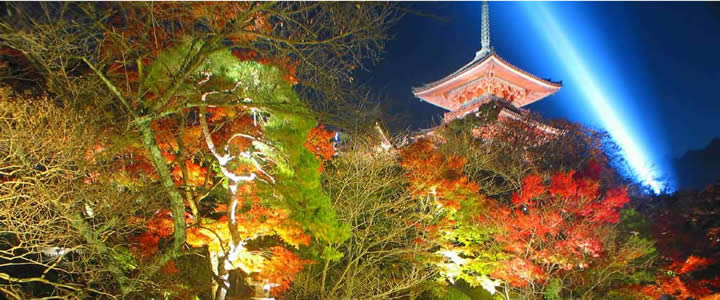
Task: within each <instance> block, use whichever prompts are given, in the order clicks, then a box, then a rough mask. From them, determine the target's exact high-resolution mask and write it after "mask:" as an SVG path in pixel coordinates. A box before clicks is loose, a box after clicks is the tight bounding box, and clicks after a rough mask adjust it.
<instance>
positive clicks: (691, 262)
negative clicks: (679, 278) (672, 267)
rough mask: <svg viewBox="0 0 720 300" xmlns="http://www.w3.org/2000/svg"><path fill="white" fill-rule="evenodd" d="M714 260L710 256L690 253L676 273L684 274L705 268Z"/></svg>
mask: <svg viewBox="0 0 720 300" xmlns="http://www.w3.org/2000/svg"><path fill="white" fill-rule="evenodd" d="M714 262H715V261H714V260H713V259H711V258H707V257H697V256H694V255H690V256H689V257H688V258H687V259H686V260H685V263H683V264H682V267H681V268H680V270H679V271H678V274H685V273H691V272H695V271H698V270H703V269H706V268H707V267H708V266H710V265H711V264H713V263H714Z"/></svg>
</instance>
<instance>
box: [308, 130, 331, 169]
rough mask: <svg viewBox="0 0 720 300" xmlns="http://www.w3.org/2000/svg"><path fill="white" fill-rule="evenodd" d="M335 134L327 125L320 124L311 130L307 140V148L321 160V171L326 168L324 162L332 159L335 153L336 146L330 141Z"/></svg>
mask: <svg viewBox="0 0 720 300" xmlns="http://www.w3.org/2000/svg"><path fill="white" fill-rule="evenodd" d="M334 136H335V132H332V131H328V130H326V129H325V126H323V125H320V126H318V127H315V128H313V129H312V130H310V133H309V134H308V137H307V140H306V141H305V148H307V149H308V150H310V152H312V153H313V154H315V157H317V159H319V160H320V162H321V163H320V172H322V171H323V169H324V164H323V163H322V162H325V161H327V160H330V159H332V158H333V156H334V155H335V146H333V144H332V143H331V142H330V141H331V140H332V139H333V137H334Z"/></svg>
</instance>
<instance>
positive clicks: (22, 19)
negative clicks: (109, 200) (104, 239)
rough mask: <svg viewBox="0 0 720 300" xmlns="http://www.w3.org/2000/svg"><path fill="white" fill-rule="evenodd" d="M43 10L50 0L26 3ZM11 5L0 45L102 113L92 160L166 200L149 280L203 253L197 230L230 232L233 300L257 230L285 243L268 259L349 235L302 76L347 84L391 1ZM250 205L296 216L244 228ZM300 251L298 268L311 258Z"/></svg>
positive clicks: (327, 88)
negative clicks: (324, 172) (311, 136)
mask: <svg viewBox="0 0 720 300" xmlns="http://www.w3.org/2000/svg"><path fill="white" fill-rule="evenodd" d="M38 8H39V10H38ZM33 9H35V10H36V11H43V12H45V13H44V14H34V13H33V14H23V13H22V12H23V10H33ZM7 12H12V13H13V14H16V13H17V16H18V17H17V18H16V17H12V18H4V19H3V28H4V29H6V30H4V31H3V32H2V43H3V45H6V46H8V47H10V48H12V49H15V50H17V51H19V52H20V53H22V54H23V56H24V57H25V58H27V61H28V64H29V66H28V69H30V70H32V71H31V72H32V73H34V74H38V75H39V76H40V77H42V78H43V79H44V81H42V82H41V84H42V87H43V88H44V89H45V90H46V91H47V92H48V93H52V94H54V95H55V96H56V97H57V98H58V99H60V100H61V101H66V102H67V103H68V105H70V106H73V107H79V108H82V109H85V111H87V112H88V113H94V114H96V115H97V116H99V117H100V118H99V121H98V124H97V126H98V127H100V128H104V130H105V132H104V134H106V136H107V138H106V139H105V140H103V141H102V142H100V143H98V145H96V146H92V147H88V148H89V149H90V153H91V154H92V155H91V159H95V160H97V161H98V162H101V163H108V164H111V165H113V166H115V167H117V168H119V169H120V170H121V171H120V172H117V174H112V175H113V176H109V177H110V178H109V179H108V181H107V182H106V183H108V186H112V187H113V188H114V189H115V190H113V191H117V192H118V194H119V196H129V195H131V194H134V193H137V194H142V196H138V197H137V198H134V200H136V201H137V202H140V203H143V204H148V205H147V206H149V207H153V208H154V209H165V208H168V209H169V213H166V214H165V215H164V216H163V217H162V218H165V221H163V222H160V223H158V224H161V225H163V226H165V228H163V229H162V230H160V231H158V232H153V230H154V229H153V228H147V229H148V230H147V231H146V233H140V235H139V237H138V238H140V239H141V240H142V241H143V242H147V243H148V245H150V246H152V245H153V244H154V243H155V242H157V245H158V247H157V251H141V252H144V253H146V254H154V255H152V257H150V258H147V260H146V261H145V262H144V264H143V266H142V268H139V269H140V270H139V271H138V272H139V274H133V275H134V276H135V277H137V278H139V279H142V281H147V280H148V279H149V278H151V277H152V276H154V275H153V274H155V272H156V271H157V270H159V269H160V268H161V267H163V266H165V265H167V264H168V262H171V261H172V260H173V259H177V258H181V257H183V256H185V254H190V253H194V252H196V251H184V250H183V245H185V244H186V243H192V244H194V245H196V246H197V247H201V246H202V247H205V246H207V248H208V249H211V248H212V249H214V250H218V248H217V247H215V248H213V247H214V245H223V244H224V245H223V246H225V248H224V249H222V250H223V252H222V253H220V252H217V251H215V252H213V253H211V255H210V256H211V260H213V259H214V260H215V261H216V262H217V266H216V267H217V268H213V272H215V273H216V275H217V278H218V279H219V280H218V281H219V288H218V293H217V297H218V298H223V297H224V295H225V294H226V292H227V291H228V288H229V287H228V278H227V276H229V272H230V271H231V270H233V269H243V268H242V267H239V265H236V264H235V263H234V262H235V261H236V259H235V257H236V256H238V255H240V254H241V253H243V249H246V247H244V244H245V243H246V242H248V240H255V239H257V240H259V241H260V242H265V241H267V240H269V239H268V238H267V237H272V238H271V239H274V238H275V237H277V238H278V240H276V241H274V242H273V243H269V244H271V245H262V247H261V248H264V246H268V247H269V248H267V249H272V250H271V251H270V252H269V253H276V254H278V257H277V259H275V256H273V255H267V254H266V255H265V256H263V257H265V258H267V261H268V264H269V265H279V262H280V261H282V260H278V259H280V257H285V258H289V257H290V255H288V254H287V253H289V252H287V251H285V250H282V249H281V248H277V247H278V246H283V245H285V246H288V245H289V246H298V245H301V244H306V243H307V238H305V237H302V234H304V232H305V231H307V232H308V233H309V234H310V235H312V236H313V237H314V238H317V239H320V240H327V241H331V240H342V239H343V238H344V237H345V236H346V230H345V229H343V228H342V227H341V226H339V225H338V224H337V222H336V221H335V219H334V214H333V212H332V210H331V208H330V206H329V200H328V198H327V196H326V195H325V194H324V193H323V192H322V190H321V189H320V182H319V173H318V170H319V169H320V163H319V161H318V160H317V158H315V155H314V154H312V152H310V150H308V149H306V148H305V147H304V146H303V145H304V144H305V142H306V137H307V135H308V133H309V131H310V130H311V129H312V128H313V127H315V120H314V114H313V112H312V111H310V110H309V109H307V108H306V107H307V103H303V102H301V101H300V100H299V99H298V97H297V96H296V95H295V91H294V90H293V89H294V87H293V85H295V84H299V85H297V86H296V87H298V89H299V90H301V91H303V95H315V96H317V97H316V99H318V100H322V99H331V98H333V99H334V98H336V97H331V96H330V95H333V94H334V93H336V94H337V95H341V92H343V91H344V89H345V88H346V87H348V86H349V85H350V84H351V82H352V80H353V78H352V76H351V73H352V72H353V70H354V69H356V68H358V67H361V66H362V63H363V62H365V61H368V60H369V61H374V60H376V59H377V53H378V51H379V50H380V49H381V48H382V40H383V39H384V38H385V30H386V27H387V25H388V24H390V23H391V22H392V21H394V19H395V17H396V13H395V12H396V11H395V10H394V9H393V7H392V6H389V5H385V4H380V5H374V4H353V3H291V2H287V3H270V2H268V3H256V2H248V3H208V4H202V3H196V4H191V3H161V4H156V3H124V4H110V3H105V4H100V3H73V4H68V5H64V4H56V3H48V4H39V5H26V4H17V5H13V6H12V7H10V8H9V9H8V10H7ZM13 16H15V15H13ZM103 122H104V123H103ZM96 149H98V151H95V150H96ZM102 149H106V150H102ZM313 150H315V149H313ZM96 152H97V153H96ZM95 154H97V157H95ZM159 188H161V189H162V190H164V193H159V191H160V189H159ZM131 199H132V198H131ZM155 200H160V201H155ZM158 202H160V203H158ZM161 202H166V203H167V204H165V205H163V204H162V203H161ZM149 204H154V205H149ZM221 204H225V206H220V205H221ZM208 206H210V207H224V208H225V214H226V218H227V219H222V218H220V217H219V216H217V215H212V214H210V215H207V214H208V213H210V211H213V210H212V209H208ZM253 208H257V209H259V211H257V213H266V214H270V215H278V216H285V217H278V218H279V219H275V218H269V220H272V222H278V223H277V224H275V225H277V226H275V227H273V228H272V230H270V229H268V230H265V231H261V232H255V233H254V234H250V233H243V232H242V231H241V230H242V228H246V227H248V226H250V224H244V225H243V224H241V223H242V221H247V222H251V221H252V222H256V221H257V220H254V219H247V218H246V219H243V216H245V217H247V216H252V213H251V212H252V211H253ZM154 209H148V210H147V211H145V212H144V213H138V214H137V215H138V217H140V218H139V219H138V218H134V219H131V218H128V221H129V222H130V223H132V224H136V223H139V224H142V223H143V222H135V221H138V220H145V222H149V223H148V224H153V222H155V221H157V220H158V218H159V217H160V216H158V215H156V214H153V213H152V212H153V210H154ZM188 215H189V217H188ZM168 216H169V217H170V218H169V219H167V217H168ZM254 217H255V218H259V219H264V218H265V217H266V216H257V215H256V216H254ZM203 218H209V219H212V220H206V221H207V223H206V222H205V221H203ZM170 220H171V221H172V229H170V228H168V225H170V224H169V223H168V221H170ZM272 222H271V223H272ZM206 224H207V226H215V231H217V232H223V231H225V230H227V232H225V233H227V235H225V237H224V238H217V239H216V240H213V239H210V240H208V241H205V238H203V237H202V236H201V235H202V234H201V233H203V231H198V230H200V229H198V228H202V226H206ZM223 226H225V227H226V228H227V229H223ZM243 226H245V227H243ZM268 226H269V225H268ZM151 227H152V226H151ZM225 233H223V234H225ZM143 234H144V235H145V236H144V240H143V239H142V238H143ZM244 234H247V235H245V236H244ZM125 237H126V239H127V240H132V239H130V238H128V236H127V233H126V236H125ZM168 240H169V241H168ZM135 241H137V239H136V240H135ZM272 244H274V245H272ZM248 247H249V246H248ZM140 248H142V247H140ZM146 248H149V250H154V249H152V248H153V247H146ZM146 250H148V249H146ZM286 250H287V249H286ZM296 262H298V263H299V264H295V265H296V266H298V267H297V268H295V269H296V270H299V269H301V265H302V264H305V261H304V260H301V259H297V260H296ZM245 271H246V273H250V272H249V271H248V270H245ZM263 271H264V272H265V273H263V274H267V276H274V277H276V278H280V277H282V276H279V277H278V275H277V274H276V273H272V272H271V270H263ZM125 273H126V272H125ZM125 273H124V272H118V273H117V275H119V276H120V277H123V276H126V275H129V274H125ZM254 273H257V272H254ZM260 273H262V272H260ZM273 274H276V275H273ZM291 277H292V276H290V277H283V279H282V280H285V281H284V282H283V283H280V286H278V288H282V287H283V286H285V287H286V286H287V282H286V281H287V280H290V279H291ZM121 285H122V284H121ZM168 290H170V289H168ZM126 292H127V290H126V289H124V288H123V289H122V293H126Z"/></svg>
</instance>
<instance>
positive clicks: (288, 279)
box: [256, 246, 313, 295]
mask: <svg viewBox="0 0 720 300" xmlns="http://www.w3.org/2000/svg"><path fill="white" fill-rule="evenodd" d="M270 251H271V252H272V256H271V257H270V259H269V260H266V261H265V263H264V265H263V268H262V272H260V273H259V274H257V275H256V277H258V279H260V280H267V281H268V284H269V286H270V291H271V292H272V293H273V295H278V294H280V293H282V292H284V291H287V290H288V289H290V285H291V284H292V282H293V281H294V280H295V275H297V273H299V272H300V271H302V270H303V268H304V267H305V265H307V264H311V263H313V261H311V260H301V259H300V258H299V257H298V256H297V255H296V254H295V253H293V252H291V251H289V250H288V249H285V248H284V247H280V246H275V247H272V248H270Z"/></svg>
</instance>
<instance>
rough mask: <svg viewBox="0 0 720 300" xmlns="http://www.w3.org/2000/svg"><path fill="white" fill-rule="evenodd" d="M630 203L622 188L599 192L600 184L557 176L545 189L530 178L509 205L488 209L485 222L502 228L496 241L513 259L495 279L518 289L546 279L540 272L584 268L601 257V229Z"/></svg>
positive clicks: (570, 175)
mask: <svg viewBox="0 0 720 300" xmlns="http://www.w3.org/2000/svg"><path fill="white" fill-rule="evenodd" d="M628 201H629V197H628V196H627V192H626V190H625V189H624V188H615V189H610V190H608V191H606V192H605V193H604V194H601V193H600V184H599V183H598V182H597V181H595V180H592V179H590V178H587V177H581V176H575V172H573V171H570V172H566V173H557V174H555V175H554V176H552V180H551V181H550V183H549V184H545V183H543V179H542V177H540V176H538V175H535V174H533V175H529V176H527V177H526V178H525V179H524V180H523V186H522V188H521V190H520V192H519V193H513V195H512V198H511V202H512V206H506V205H504V204H502V203H500V202H495V203H494V204H490V205H489V207H488V212H487V215H488V217H485V218H475V220H476V221H478V222H487V221H490V222H493V224H495V225H496V226H498V227H499V228H500V232H499V233H498V234H497V235H496V240H497V241H499V242H501V243H504V247H503V249H504V250H505V251H506V252H508V253H509V254H512V255H513V256H512V257H513V258H512V259H510V260H509V261H506V262H504V263H503V264H502V267H500V269H499V270H498V271H497V272H496V273H495V274H494V276H496V277H497V278H500V279H503V280H507V281H508V282H509V283H510V284H512V285H514V286H518V287H522V286H525V285H526V284H527V282H528V281H542V280H544V275H543V274H544V272H552V271H554V270H558V269H560V270H563V271H568V270H571V269H574V268H585V267H588V266H589V265H590V264H591V263H592V261H593V260H594V259H597V258H599V257H601V256H602V252H603V249H604V248H605V245H603V238H602V237H603V230H604V228H605V227H603V224H607V223H616V222H617V221H618V220H619V218H620V215H619V213H620V212H619V210H620V208H621V207H623V206H624V205H625V204H626V203H627V202H628Z"/></svg>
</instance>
